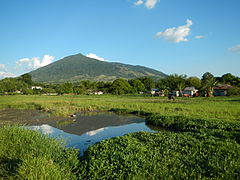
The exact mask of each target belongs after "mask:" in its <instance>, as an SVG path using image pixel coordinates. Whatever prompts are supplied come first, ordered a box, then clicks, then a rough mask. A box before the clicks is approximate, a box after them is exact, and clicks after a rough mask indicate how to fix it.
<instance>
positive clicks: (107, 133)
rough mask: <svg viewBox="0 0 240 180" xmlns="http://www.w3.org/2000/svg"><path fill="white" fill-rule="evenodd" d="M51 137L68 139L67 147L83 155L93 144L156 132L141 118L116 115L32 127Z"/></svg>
mask: <svg viewBox="0 0 240 180" xmlns="http://www.w3.org/2000/svg"><path fill="white" fill-rule="evenodd" d="M30 128H31V129H34V130H39V131H40V132H42V133H44V134H49V136H51V137H57V138H63V139H66V142H67V146H74V147H76V148H79V149H80V151H81V154H83V152H84V151H85V150H86V149H87V148H88V147H89V146H90V145H92V144H95V143H97V142H99V141H102V140H104V139H108V138H112V137H116V136H122V135H124V134H127V133H132V132H139V131H146V132H156V131H154V130H152V129H150V128H149V127H148V126H146V125H145V121H144V119H143V118H141V117H137V116H133V115H117V114H115V113H108V112H107V113H106V112H105V113H79V114H77V117H76V120H75V121H70V123H62V124H61V123H59V122H53V123H50V124H42V125H40V126H31V127H30Z"/></svg>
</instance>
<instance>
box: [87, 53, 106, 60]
mask: <svg viewBox="0 0 240 180" xmlns="http://www.w3.org/2000/svg"><path fill="white" fill-rule="evenodd" d="M86 56H87V57H89V58H93V59H97V60H99V61H107V60H106V59H104V58H102V57H99V56H97V55H96V54H93V53H89V54H87V55H86Z"/></svg>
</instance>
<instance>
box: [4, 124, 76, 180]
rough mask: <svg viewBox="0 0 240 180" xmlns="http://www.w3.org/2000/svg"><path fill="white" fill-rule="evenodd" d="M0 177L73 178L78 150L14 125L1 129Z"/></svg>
mask: <svg viewBox="0 0 240 180" xmlns="http://www.w3.org/2000/svg"><path fill="white" fill-rule="evenodd" d="M0 150H1V151H0V178H3V179H76V178H77V170H78V165H79V161H78V158H77V155H78V151H77V150H74V149H70V148H65V147H64V145H63V144H62V143H61V142H60V141H59V140H55V139H51V138H49V137H47V136H46V135H43V134H41V133H40V132H37V131H32V130H28V129H23V128H20V127H17V126H13V127H8V126H5V127H2V128H0Z"/></svg>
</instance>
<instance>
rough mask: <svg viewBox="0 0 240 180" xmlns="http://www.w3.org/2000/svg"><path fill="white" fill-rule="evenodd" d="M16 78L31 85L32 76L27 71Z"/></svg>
mask: <svg viewBox="0 0 240 180" xmlns="http://www.w3.org/2000/svg"><path fill="white" fill-rule="evenodd" d="M17 79H18V80H20V81H23V82H25V83H26V84H27V85H28V86H31V85H33V81H32V76H31V75H30V74H29V73H26V74H23V75H21V76H20V77H19V78H17Z"/></svg>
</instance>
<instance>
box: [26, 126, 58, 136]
mask: <svg viewBox="0 0 240 180" xmlns="http://www.w3.org/2000/svg"><path fill="white" fill-rule="evenodd" d="M29 129H32V130H35V131H40V132H41V133H43V134H52V133H53V132H54V129H53V127H52V126H49V125H48V124H43V125H41V126H31V127H29Z"/></svg>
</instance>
